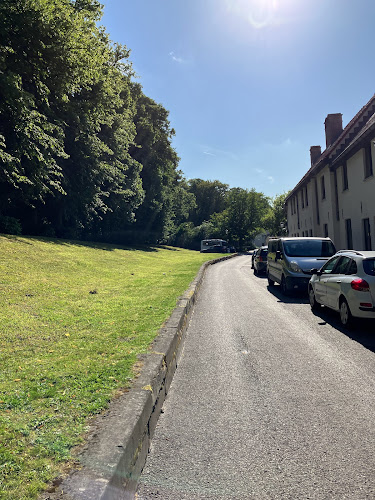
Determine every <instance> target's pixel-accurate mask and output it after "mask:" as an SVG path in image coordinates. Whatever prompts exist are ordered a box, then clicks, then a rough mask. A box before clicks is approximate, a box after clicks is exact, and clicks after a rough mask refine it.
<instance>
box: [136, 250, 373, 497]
mask: <svg viewBox="0 0 375 500" xmlns="http://www.w3.org/2000/svg"><path fill="white" fill-rule="evenodd" d="M374 351H375V328H374V325H373V324H368V323H361V324H360V325H359V326H358V328H357V329H356V330H354V331H353V332H350V331H347V330H344V329H342V328H341V327H340V325H339V321H338V318H337V316H336V315H335V314H334V313H333V312H330V311H325V310H324V308H323V310H322V312H321V313H319V315H314V314H312V312H311V311H310V306H309V304H308V299H307V296H296V297H291V298H285V297H284V296H283V295H282V294H281V291H280V289H279V287H278V286H275V287H273V288H272V289H269V288H268V286H267V279H266V278H259V277H255V276H254V275H253V271H252V269H251V257H249V256H241V257H237V258H234V259H230V260H228V261H225V262H223V263H220V264H217V265H215V266H210V267H209V269H208V271H207V274H206V276H205V280H204V283H203V285H202V288H201V290H200V295H199V299H198V301H197V304H196V306H195V309H194V313H193V316H192V319H191V322H190V326H189V329H188V332H187V336H186V339H185V344H184V349H183V354H182V356H181V359H180V363H179V366H178V369H177V371H176V374H175V377H174V380H173V383H172V386H171V388H170V391H169V394H168V397H167V400H166V402H165V404H164V412H163V413H162V414H161V416H160V419H159V422H158V425H157V428H156V432H155V436H154V439H153V443H152V449H151V452H150V454H149V457H148V459H147V463H146V466H145V468H144V471H143V474H142V476H141V480H140V483H139V487H138V492H137V498H138V499H155V498H158V499H163V500H168V499H173V500H179V499H196V500H199V499H293V500H296V499H330V500H331V499H340V500H343V499H355V500H360V499H365V498H366V499H374V498H375V383H374V382H375V354H374Z"/></svg>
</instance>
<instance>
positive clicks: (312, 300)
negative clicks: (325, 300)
mask: <svg viewBox="0 0 375 500" xmlns="http://www.w3.org/2000/svg"><path fill="white" fill-rule="evenodd" d="M309 301H310V307H311V310H312V311H316V310H317V309H320V307H321V304H319V302H317V301H316V299H315V293H314V290H313V287H312V286H310V287H309Z"/></svg>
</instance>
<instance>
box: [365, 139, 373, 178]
mask: <svg viewBox="0 0 375 500" xmlns="http://www.w3.org/2000/svg"><path fill="white" fill-rule="evenodd" d="M371 175H373V170H372V154H371V142H370V144H368V145H367V146H366V147H365V179H367V177H371Z"/></svg>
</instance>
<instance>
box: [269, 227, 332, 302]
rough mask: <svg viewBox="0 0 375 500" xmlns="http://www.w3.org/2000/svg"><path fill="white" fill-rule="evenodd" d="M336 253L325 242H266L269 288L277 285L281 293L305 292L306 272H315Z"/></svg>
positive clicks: (321, 240)
mask: <svg viewBox="0 0 375 500" xmlns="http://www.w3.org/2000/svg"><path fill="white" fill-rule="evenodd" d="M335 253H336V249H335V246H334V244H333V243H332V241H331V240H330V239H329V238H314V237H304V238H303V237H299V238H288V237H283V238H270V239H269V241H268V256H267V278H268V284H269V286H273V285H274V284H275V281H276V282H277V283H280V285H281V287H282V292H283V293H284V294H288V293H289V292H291V291H292V290H296V291H297V290H303V291H306V292H307V289H308V285H309V281H310V277H311V275H310V270H311V269H312V268H316V269H319V268H321V267H322V265H323V264H324V263H325V262H326V261H327V260H328V259H329V258H330V257H332V255H334V254H335Z"/></svg>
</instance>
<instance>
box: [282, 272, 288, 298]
mask: <svg viewBox="0 0 375 500" xmlns="http://www.w3.org/2000/svg"><path fill="white" fill-rule="evenodd" d="M281 291H282V293H283V295H289V290H288V289H287V286H286V280H285V278H284V276H282V278H281Z"/></svg>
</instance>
